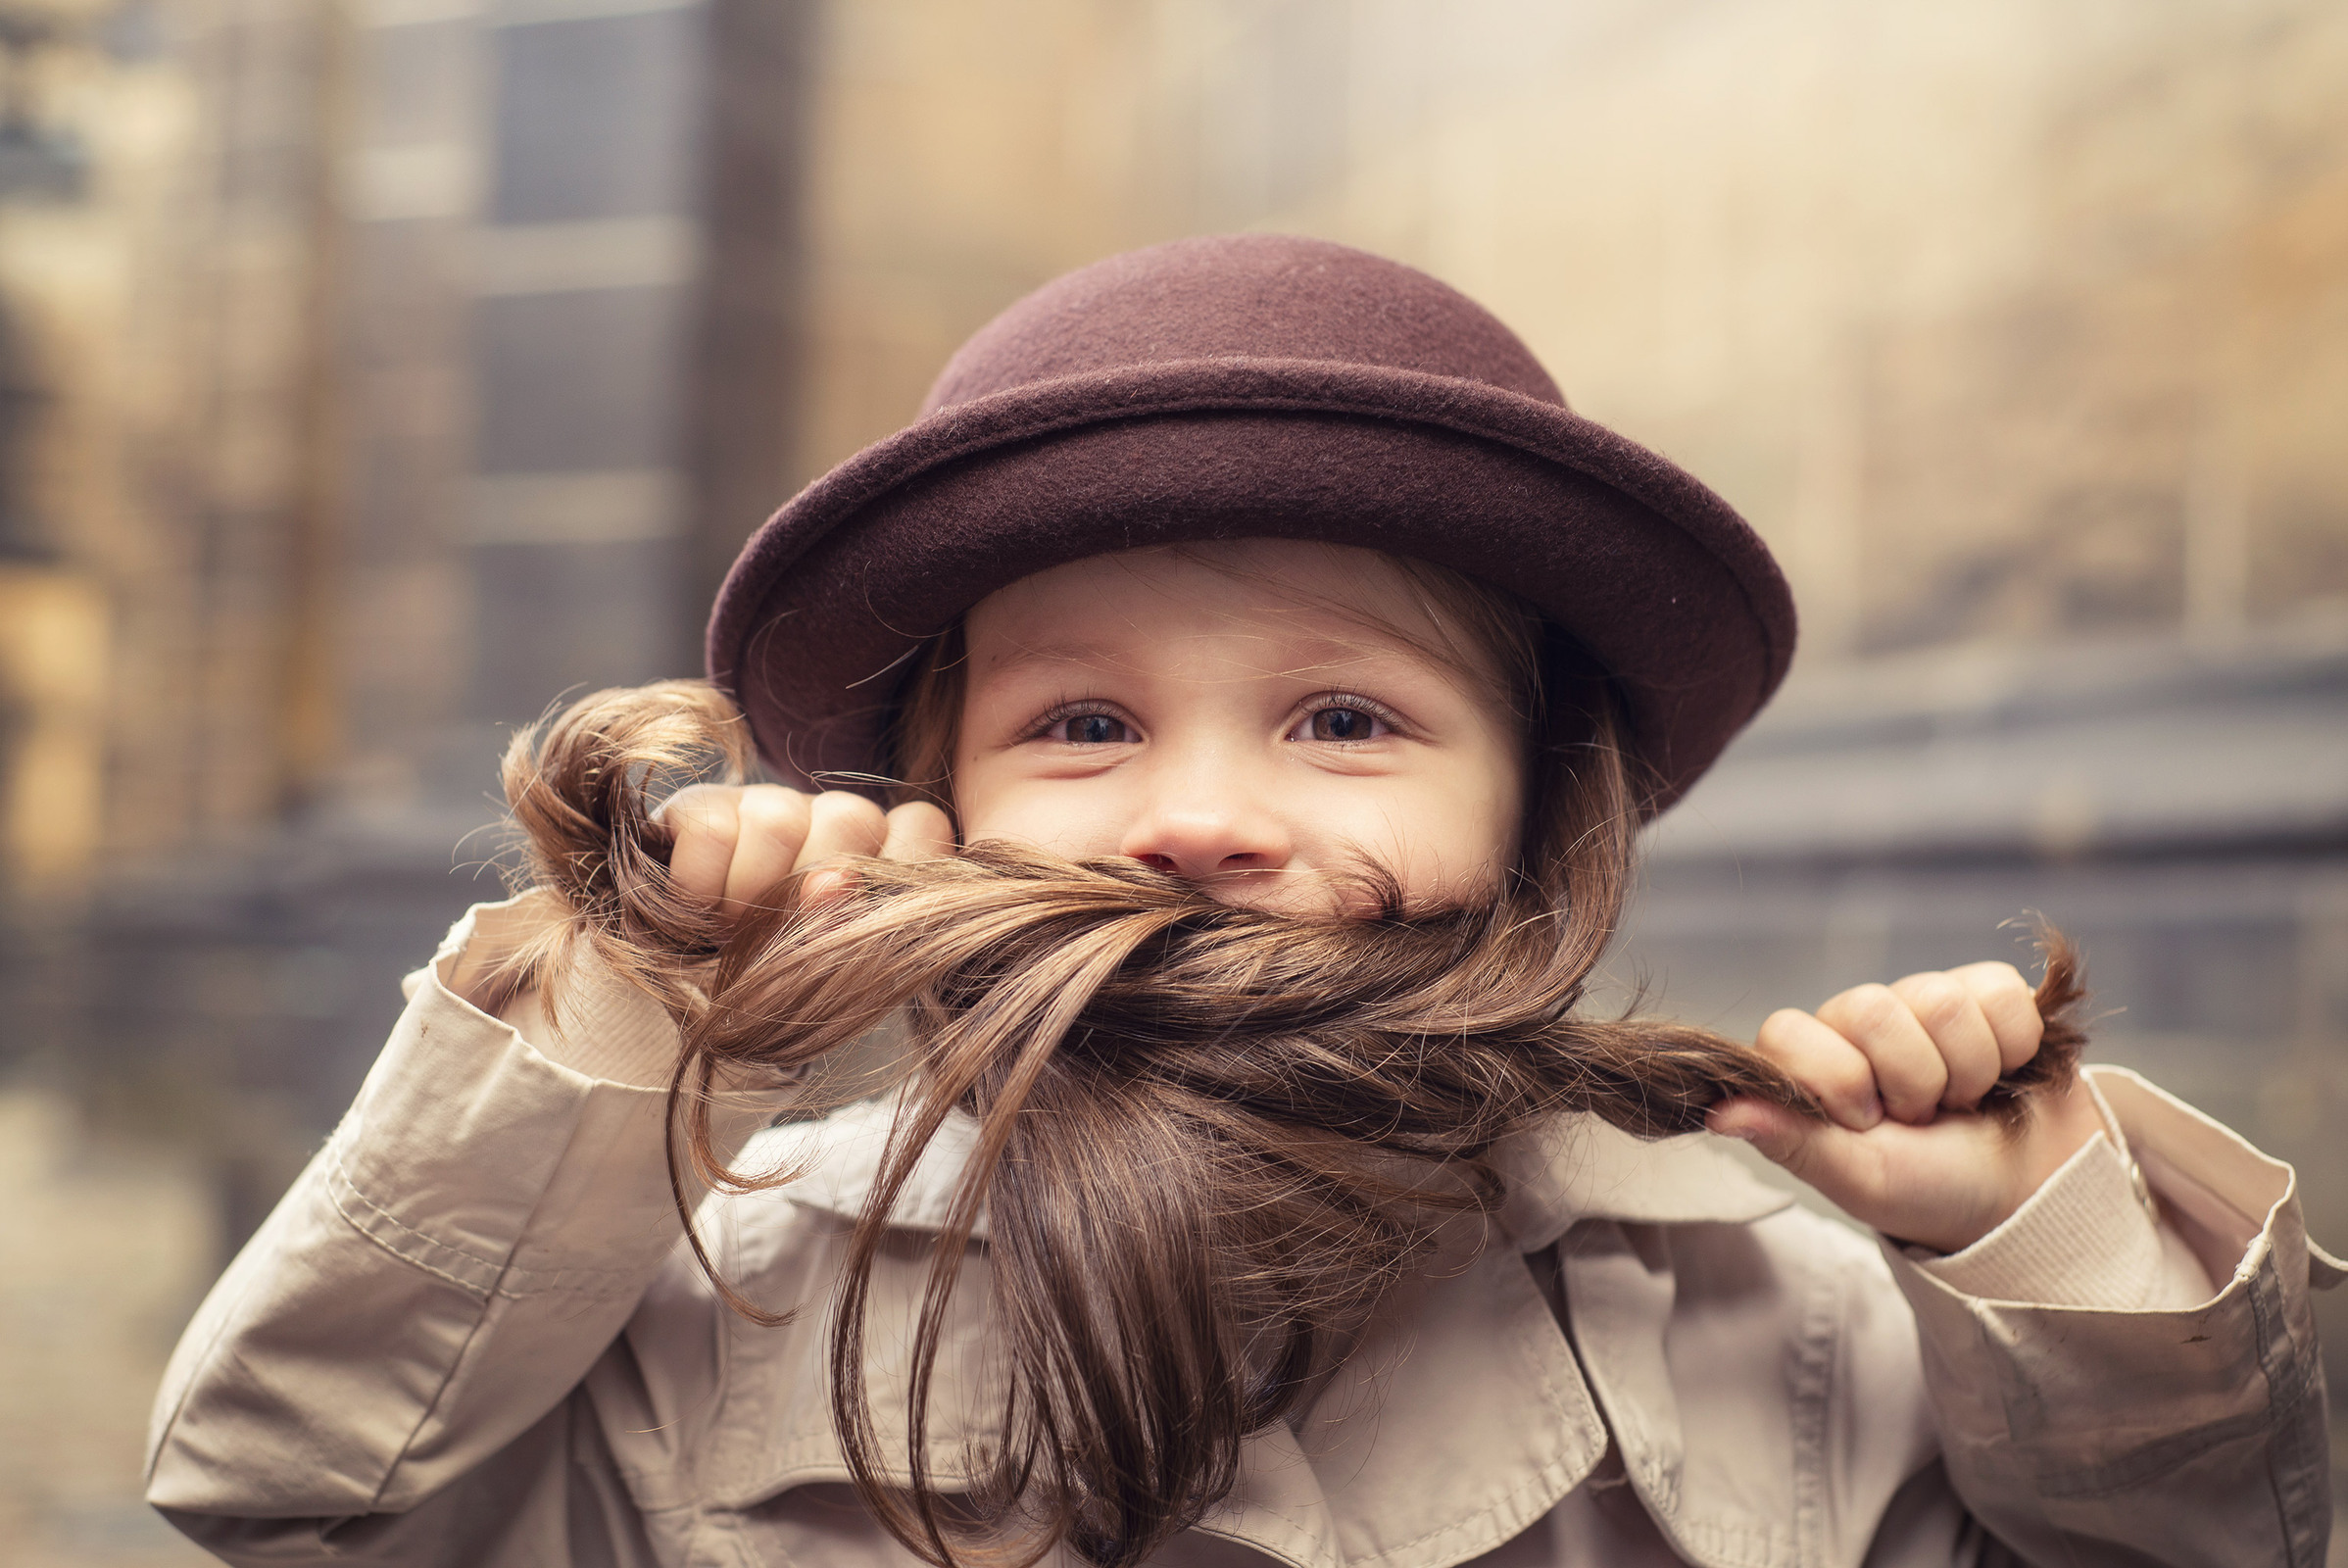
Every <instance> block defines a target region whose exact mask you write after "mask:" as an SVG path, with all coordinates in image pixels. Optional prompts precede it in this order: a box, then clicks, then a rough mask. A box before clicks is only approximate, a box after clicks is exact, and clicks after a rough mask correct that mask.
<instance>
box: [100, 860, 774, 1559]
mask: <svg viewBox="0 0 2348 1568" xmlns="http://www.w3.org/2000/svg"><path fill="white" fill-rule="evenodd" d="M516 918H517V915H516V912H515V910H514V907H513V906H511V905H499V906H484V907H478V908H476V909H474V910H473V911H471V912H470V913H468V914H467V915H466V916H465V919H464V920H463V921H460V922H459V924H458V926H457V928H456V929H455V930H454V931H453V932H452V933H451V935H450V938H449V941H448V943H447V944H446V945H444V946H443V948H442V949H441V951H440V953H439V954H438V956H436V957H435V959H434V961H433V964H432V966H431V967H430V968H429V969H428V970H426V971H425V972H424V973H423V974H422V975H420V976H418V977H415V979H414V981H412V989H411V995H410V1002H409V1005H408V1008H407V1010H406V1011H405V1013H403V1014H402V1016H401V1018H400V1021H399V1024H398V1026H397V1027H396V1028H395V1029H394V1031H393V1034H392V1037H391V1041H390V1044H389V1045H388V1046H387V1047H386V1048H385V1050H384V1053H383V1054H382V1056H381V1058H380V1059H379V1060H378V1061H377V1062H376V1064H375V1066H374V1068H373V1070H372V1071H371V1072H370V1073H369V1074H368V1076H367V1082H366V1084H365V1086H364V1087H363V1088H362V1089H361V1091H360V1093H359V1098H358V1100H357V1102H356V1103H354V1104H353V1105H352V1107H351V1110H350V1112H349V1113H348V1114H347V1115H346V1116H345V1117H344V1119H343V1122H342V1124H341V1125H340V1126H339V1127H338V1128H337V1129H336V1130H335V1132H334V1134H333V1135H332V1137H331V1138H329V1139H328V1140H327V1142H326V1144H325V1147H324V1148H322V1149H321V1150H320V1151H319V1152H318V1156H317V1157H316V1158H315V1159H313V1160H312V1161H311V1163H310V1165H309V1167H308V1169H306V1170H305V1171H304V1172H303V1173H302V1175H301V1177H300V1178H299V1179H298V1180H297V1181H296V1182H295V1183H294V1185H293V1187H292V1188H291V1189H290V1190H289V1191H288V1192H287V1193H286V1195H285V1197H284V1199H283V1200H282V1201H280V1202H279V1203H278V1205H277V1207H276V1209H275V1211H274V1212H273V1213H272V1214H271V1215H270V1216H269V1220H268V1221H267V1222H266V1223H265V1224H264V1225H263V1226H262V1228H261V1229H260V1231H259V1232H258V1233H256V1235H255V1236H254V1237H253V1239H252V1241H251V1242H250V1243H249V1244H248V1245H247V1246H246V1247H245V1248H244V1250H243V1251H242V1252H241V1253H239V1255H238V1256H237V1258H236V1260H235V1261H234V1262H233V1263H232V1264H231V1265H230V1266H229V1268H228V1270H227V1272H226V1273H225V1274H224V1275H223V1276H222V1277H221V1278H220V1282H219V1283H218V1284H217V1285H216V1286H215V1287H214V1288H213V1290H212V1293H211V1295H210V1296H209V1297H208V1298H207V1299H205V1301H204V1304H203V1305H202V1307H201V1308H199V1309H198V1311H197V1313H196V1316H195V1319H194V1321H193V1322H192V1323H191V1324H190V1325H189V1327H188V1329H187V1331H186V1334H185V1335H184V1337H183V1338H182V1339H181V1341H180V1344H179V1347H178V1349H177V1351H176V1352H175V1354H174V1355H173V1356H172V1359H171V1365H170V1368H169V1370H168V1372H167V1373H166V1377H165V1382H164V1386H163V1389H162V1392H161V1394H160V1396H159V1397H158V1401H157V1405H156V1411H155V1418H154V1424H153V1427H152V1431H151V1439H150V1449H149V1471H148V1494H147V1495H148V1500H149V1501H150V1502H152V1503H153V1504H154V1505H155V1506H157V1507H158V1508H160V1509H162V1510H163V1511H164V1513H165V1514H166V1515H167V1516H168V1517H170V1518H171V1520H172V1521H173V1523H175V1524H177V1525H179V1526H180V1527H181V1528H182V1529H183V1530H185V1531H187V1532H188V1533H189V1534H190V1535H192V1536H194V1537H195V1538H196V1539H198V1540H199V1541H201V1542H203V1543H204V1544H207V1545H210V1546H212V1547H213V1548H214V1549H215V1550H217V1551H219V1552H220V1553H221V1554H223V1555H225V1556H228V1557H229V1558H230V1559H231V1560H243V1561H269V1562H287V1561H304V1560H319V1559H322V1558H326V1557H329V1556H330V1557H333V1558H335V1559H337V1560H353V1559H355V1560H362V1561H374V1560H382V1561H387V1562H389V1561H426V1560H431V1561H476V1562H479V1561H503V1560H509V1559H508V1558H507V1556H506V1554H505V1553H504V1552H502V1551H501V1550H498V1549H495V1547H494V1545H493V1543H492V1541H491V1538H492V1537H499V1538H503V1539H507V1540H514V1539H519V1538H516V1537H514V1535H513V1532H512V1530H511V1529H510V1528H509V1527H511V1526H513V1525H514V1524H515V1522H516V1519H517V1516H520V1515H526V1514H532V1513H538V1514H546V1515H549V1516H550V1517H552V1518H554V1519H555V1520H557V1521H558V1522H559V1521H561V1520H563V1519H568V1521H569V1522H570V1523H572V1524H582V1523H585V1522H587V1521H588V1520H590V1519H591V1518H596V1517H606V1516H609V1517H606V1527H605V1529H602V1530H599V1531H598V1532H597V1533H598V1534H601V1535H607V1536H608V1535H609V1534H610V1532H611V1531H619V1532H620V1533H621V1534H622V1535H624V1534H625V1531H624V1530H623V1529H622V1523H623V1519H624V1514H625V1511H626V1510H625V1508H624V1494H623V1493H622V1492H621V1490H620V1489H619V1487H618V1486H617V1484H616V1482H615V1480H614V1479H613V1477H614V1473H613V1471H612V1470H611V1465H610V1462H609V1455H608V1454H602V1453H601V1448H600V1445H598V1444H584V1445H583V1444H582V1441H581V1432H582V1430H583V1429H585V1428H589V1427H591V1426H592V1423H591V1422H584V1421H581V1420H580V1419H578V1418H577V1417H578V1413H577V1411H576V1410H573V1409H567V1408H566V1402H567V1403H570V1404H575V1403H576V1401H575V1400H572V1399H571V1395H572V1391H573V1390H574V1388H575V1387H576V1386H577V1385H578V1384H579V1382H580V1380H581V1379H582V1378H583V1377H584V1376H585V1375H586V1373H587V1371H588V1369H589V1368H590V1367H591V1366H592V1365H593V1364H594V1363H595V1361H596V1360H597V1358H598V1357H599V1356H600V1355H602V1354H603V1352H604V1350H605V1348H607V1346H609V1345H610V1344H611V1341H612V1339H613V1338H614V1337H615V1336H616V1335H617V1334H618V1332H619V1331H620V1329H621V1327H622V1326H623V1325H624V1324H625V1323H626V1321H627V1318H628V1316H629V1314H630V1312H631V1311H632V1310H633V1309H634V1307H635V1305H636V1303H637V1300H638V1299H639V1298H640V1297H641V1296H642V1295H643V1293H644V1291H645V1289H646V1287H647V1285H648V1284H649V1283H650V1281H651V1280H652V1278H653V1276H654V1274H655V1273H656V1272H657V1271H658V1270H659V1268H660V1264H661V1262H662V1260H663V1259H664V1258H665V1257H666V1256H667V1255H668V1253H669V1252H670V1251H671V1250H672V1249H673V1248H674V1247H675V1246H676V1245H677V1244H678V1242H679V1239H680V1235H681V1230H680V1226H679V1224H678V1221H677V1217H676V1212H675V1208H674V1204H673V1200H672V1198H671V1195H670V1191H669V1185H668V1176H667V1169H666V1155H665V1152H664V1139H663V1118H664V1111H665V1096H664V1094H663V1093H662V1092H661V1090H660V1089H659V1088H655V1087H652V1086H651V1084H650V1083H647V1082H643V1081H639V1082H623V1081H614V1078H613V1077H610V1076H598V1075H596V1074H595V1073H591V1072H586V1071H581V1070H579V1068H578V1067H576V1066H573V1065H567V1064H565V1062H564V1061H563V1060H558V1059H555V1057H554V1056H552V1055H550V1054H544V1053H542V1052H541V1051H540V1050H538V1049H537V1048H535V1047H534V1046H532V1045H531V1044H530V1043H529V1042H527V1041H525V1040H524V1039H523V1038H522V1037H521V1035H520V1034H518V1033H517V1032H516V1031H515V1030H514V1028H513V1027H512V1026H511V1025H509V1024H507V1023H504V1022H501V1021H500V1020H498V1019H495V1018H492V1017H489V1016H488V1015H486V1014H484V1013H482V1012H480V1011H479V1010H478V1009H476V1008H475V1007H473V1006H472V1005H469V1004H468V1003H466V1002H465V1000H463V999H462V998H460V997H459V996H457V995H456V994H455V993H454V992H452V991H451V990H450V988H449V984H448V979H449V975H450V973H451V971H452V969H453V967H454V963H455V961H456V959H457V957H458V956H459V955H460V953H461V952H462V951H463V948H464V945H465V943H466V942H467V941H468V940H472V939H475V938H476V937H495V935H496V934H497V930H498V925H499V923H500V922H505V921H512V920H514V919H516ZM565 1021H566V1023H567V1025H568V1028H567V1029H566V1030H565V1031H564V1036H565V1037H566V1038H568V1039H570V1040H574V1041H576V1042H578V1045H577V1047H576V1048H575V1050H574V1051H573V1053H572V1054H573V1055H575V1056H576V1057H577V1058H579V1059H581V1060H586V1061H588V1062H589V1064H590V1065H592V1066H597V1067H599V1068H600V1069H603V1070H607V1071H611V1072H615V1073H617V1074H618V1076H620V1077H633V1078H636V1079H638V1080H645V1079H655V1080H657V1078H658V1077H659V1076H660V1075H659V1074H658V1073H656V1072H646V1071H634V1072H627V1071H623V1070H621V1069H622V1068H623V1067H624V1066H625V1065H626V1064H627V1063H629V1062H631V1061H632V1062H633V1063H635V1064H636V1065H638V1066H641V1065H643V1064H645V1063H648V1062H657V1061H658V1060H659V1059H660V1058H661V1056H662V1054H664V1053H665V1054H669V1056H668V1059H673V1052H674V1049H675V1037H674V1031H673V1030H672V1029H671V1028H670V1027H669V1025H668V1021H667V1019H666V1017H665V1015H664V1014H662V1013H661V1012H660V1009H659V1008H658V1007H657V1006H655V1005H652V1004H651V1003H650V1002H649V1001H646V1000H645V999H643V998H641V997H638V996H636V995H635V994H634V993H632V992H629V991H627V990H626V989H625V988H624V987H621V986H619V985H618V984H617V982H615V981H610V980H608V979H607V980H603V981H601V982H597V981H595V980H594V979H592V977H589V978H587V979H585V980H583V982H582V983H581V984H580V985H579V987H578V995H577V1001H576V1002H575V1004H573V1005H572V1006H571V1007H569V1008H568V1009H566V1013H565ZM534 1032H536V1031H534ZM739 1110H740V1114H738V1116H737V1117H736V1120H738V1121H740V1122H741V1123H742V1124H743V1127H744V1128H745V1129H746V1128H747V1127H748V1126H749V1125H753V1124H755V1122H756V1121H757V1120H758V1114H757V1111H756V1109H755V1108H753V1107H750V1106H744V1107H739ZM599 1454H600V1455H601V1456H600V1458H599ZM489 1470H494V1471H495V1472H496V1474H497V1480H498V1485H497V1487H496V1488H495V1489H494V1490H495V1491H496V1492H497V1493H498V1494H499V1495H500V1496H501V1497H502V1498H503V1499H504V1502H503V1504H502V1505H501V1507H500V1508H498V1509H495V1510H487V1509H480V1508H472V1509H469V1510H468V1509H467V1507H466V1506H465V1503H464V1501H463V1498H462V1495H461V1494H466V1493H472V1492H476V1491H479V1490H480V1489H477V1488H462V1489H455V1490H454V1491H453V1492H452V1491H451V1489H450V1483H452V1482H453V1481H455V1480H457V1479H458V1478H460V1477H463V1476H466V1475H467V1474H469V1473H474V1472H476V1471H481V1472H483V1473H486V1471H489ZM582 1510H583V1511H582ZM538 1523H539V1526H540V1528H538V1529H536V1530H535V1531H534V1532H531V1533H530V1534H531V1538H532V1539H534V1540H535V1541H537V1542H538V1543H539V1544H544V1543H545V1542H547V1541H549V1540H552V1539H556V1538H557V1537H559V1536H560V1535H561V1532H560V1531H555V1532H553V1533H551V1534H550V1533H549V1532H548V1531H547V1530H546V1529H545V1528H543V1527H544V1526H545V1525H546V1523H547V1520H545V1519H541V1520H540V1521H539V1522H538ZM600 1545H601V1547H602V1549H601V1550H598V1551H596V1552H593V1553H590V1555H591V1556H597V1557H601V1556H604V1555H605V1554H606V1553H607V1552H611V1551H612V1550H614V1549H615V1548H616V1549H617V1550H618V1556H617V1558H616V1559H613V1560H631V1554H629V1553H627V1552H626V1551H625V1550H624V1546H623V1545H622V1544H621V1543H620V1542H619V1541H615V1540H610V1539H607V1540H606V1541H604V1542H603V1543H601V1544H600ZM419 1553H420V1554H419ZM511 1560H516V1561H518V1560H535V1557H530V1558H527V1559H524V1558H514V1559H511Z"/></svg>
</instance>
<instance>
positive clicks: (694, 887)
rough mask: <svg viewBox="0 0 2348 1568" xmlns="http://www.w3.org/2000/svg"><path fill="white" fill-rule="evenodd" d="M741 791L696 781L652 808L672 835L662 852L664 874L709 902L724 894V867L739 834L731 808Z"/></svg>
mask: <svg viewBox="0 0 2348 1568" xmlns="http://www.w3.org/2000/svg"><path fill="white" fill-rule="evenodd" d="M741 794H742V792H741V791H740V790H739V789H734V788H730V787H728V786H725V785H721V784H696V785H693V786H692V787H691V788H689V789H681V790H679V791H677V792H676V793H675V794H674V795H672V796H670V797H669V798H668V799H667V800H666V801H664V802H662V803H661V805H660V809H659V810H658V811H656V812H655V813H654V814H655V815H656V816H658V817H659V818H660V820H661V821H663V822H665V823H666V824H667V825H668V827H669V829H670V831H671V832H672V833H674V834H675V839H674V842H673V844H672V845H671V847H670V849H669V852H668V874H669V876H670V877H671V878H672V879H674V881H675V882H676V885H677V887H678V888H679V889H680V890H682V891H683V892H684V893H685V894H686V895H687V896H688V897H690V898H694V899H698V900H700V901H701V902H702V903H704V904H715V903H716V902H717V901H718V900H719V899H720V898H722V897H724V895H725V872H726V867H727V866H728V865H730V864H732V863H733V858H734V845H735V844H736V842H738V841H739V840H740V838H741V836H742V823H741V817H740V814H739V812H737V811H736V809H735V801H736V799H737V798H738V797H739V796H740V795H741Z"/></svg>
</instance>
